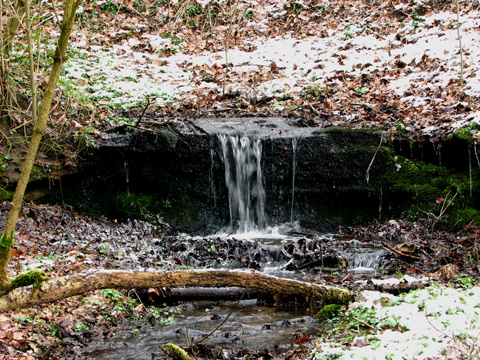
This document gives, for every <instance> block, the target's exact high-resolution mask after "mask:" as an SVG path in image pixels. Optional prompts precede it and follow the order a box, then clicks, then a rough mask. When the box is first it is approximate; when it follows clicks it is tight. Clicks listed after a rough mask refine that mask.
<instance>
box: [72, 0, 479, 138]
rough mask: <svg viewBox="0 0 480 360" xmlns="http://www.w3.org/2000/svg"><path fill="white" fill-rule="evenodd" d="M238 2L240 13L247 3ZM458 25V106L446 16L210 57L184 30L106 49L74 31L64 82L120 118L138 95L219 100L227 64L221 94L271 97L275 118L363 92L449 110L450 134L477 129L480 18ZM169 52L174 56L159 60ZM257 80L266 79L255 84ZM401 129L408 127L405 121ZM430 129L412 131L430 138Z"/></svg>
mask: <svg viewBox="0 0 480 360" xmlns="http://www.w3.org/2000/svg"><path fill="white" fill-rule="evenodd" d="M205 3H208V1H207V2H205V1H204V2H201V3H200V4H201V5H202V6H205ZM240 3H241V4H243V5H244V6H246V5H245V4H244V3H245V2H240ZM274 3H275V2H274ZM277 5H278V4H277ZM272 6H273V5H272ZM272 6H270V7H268V6H265V7H260V8H258V6H257V7H256V8H255V11H257V12H258V17H261V18H262V19H263V20H262V21H259V22H258V23H255V22H254V21H250V22H249V23H248V26H251V27H254V28H255V29H257V30H258V31H257V32H261V29H263V28H265V27H268V23H269V22H271V21H274V20H275V18H278V17H281V16H283V15H284V14H283V13H284V12H286V10H283V8H282V7H281V6H280V5H278V6H277V7H274V8H273V10H275V11H277V13H276V14H275V15H273V16H272V15H271V16H270V17H268V18H264V17H266V15H265V13H266V12H268V11H273V10H272ZM407 6H408V5H407V4H403V5H397V8H398V10H399V11H402V10H403V9H404V8H406V7H407ZM452 10H453V9H452ZM302 14H303V13H300V14H299V16H302ZM262 16H263V17H262ZM306 20H308V19H306ZM459 23H460V36H461V44H462V50H463V54H462V55H463V62H464V74H463V78H464V83H465V85H464V87H463V89H462V90H463V93H464V94H465V97H463V98H462V99H458V100H456V99H451V97H452V95H451V94H452V92H451V87H452V86H457V87H458V82H459V78H460V74H461V66H460V59H461V58H460V42H459V39H458V33H457V14H456V13H455V12H452V11H440V12H431V13H428V14H427V15H425V16H423V17H420V16H414V17H409V18H408V19H406V20H404V22H403V23H401V24H400V23H398V24H395V26H390V28H392V29H393V30H392V29H390V33H388V34H384V35H380V34H378V33H377V29H378V31H379V32H380V31H382V33H385V30H384V29H383V30H382V29H381V26H380V25H378V26H377V25H376V23H375V22H372V21H371V20H370V19H368V21H367V20H366V21H365V22H363V23H362V22H358V21H357V20H352V21H350V20H348V19H340V20H339V22H338V23H337V24H331V26H325V25H322V27H321V28H319V29H318V31H317V33H311V34H310V36H301V37H299V36H296V34H295V33H294V32H290V31H286V32H285V34H282V35H281V36H275V37H264V36H257V37H255V38H241V39H240V40H239V41H235V45H232V46H231V47H230V46H229V50H228V51H224V50H221V51H208V50H207V47H206V46H203V45H202V44H198V46H196V44H195V43H193V44H192V43H189V41H190V40H189V37H188V36H187V35H188V30H184V31H183V32H180V33H179V34H177V35H178V36H179V38H180V39H182V42H181V43H179V44H174V43H173V42H172V39H170V38H164V37H162V36H161V35H160V34H159V33H158V32H156V33H154V32H143V33H142V34H141V35H138V36H137V35H132V36H123V38H124V39H123V40H122V41H121V42H113V44H112V45H111V46H108V44H107V46H106V45H92V44H91V43H92V36H91V35H90V34H89V33H88V32H86V31H77V32H76V33H75V35H74V40H73V42H72V53H73V55H72V57H71V59H70V61H69V63H68V64H67V65H66V76H65V80H64V81H65V82H66V83H67V84H70V86H71V87H73V88H75V90H76V91H78V92H81V93H83V94H85V95H86V96H87V97H89V98H90V99H92V100H94V101H97V102H98V103H99V104H109V105H116V106H119V107H121V108H124V109H128V108H131V107H134V106H138V105H139V104H140V102H142V101H145V96H148V97H150V98H152V99H155V101H156V102H157V104H160V105H161V104H166V103H167V104H168V103H172V102H179V103H182V102H190V103H195V100H196V99H202V97H205V95H206V94H208V93H210V94H217V95H219V94H222V91H223V85H224V84H223V71H224V70H223V68H222V66H224V64H225V63H227V62H228V63H229V66H230V67H229V72H228V76H227V78H226V82H225V85H226V91H227V93H230V94H235V95H236V96H237V97H238V98H243V99H246V100H248V101H251V100H252V99H257V100H260V99H264V98H272V97H273V98H276V99H278V101H277V103H276V104H273V105H271V108H272V109H282V106H285V104H284V103H283V102H282V101H281V99H284V98H285V97H286V96H287V95H288V96H290V97H292V98H298V97H299V94H301V93H302V91H304V90H305V89H308V88H318V89H329V88H337V89H340V88H342V87H344V88H347V90H348V89H349V88H350V89H349V90H348V91H350V92H352V91H353V92H356V93H357V95H359V96H363V95H365V94H366V93H369V94H370V95H372V94H375V95H376V97H377V98H380V97H381V98H385V97H388V98H389V99H390V101H393V100H395V101H398V102H399V104H400V105H401V106H402V107H404V108H407V109H409V108H411V109H412V112H415V113H420V116H422V115H423V116H424V117H427V116H429V115H432V112H436V113H440V112H448V111H450V112H452V111H453V112H452V114H451V119H453V120H454V121H453V123H452V124H449V125H448V126H452V127H453V128H457V127H459V126H463V125H465V124H466V122H472V121H474V122H476V123H479V124H480V112H479V111H478V109H477V108H476V106H474V104H472V102H473V103H475V99H478V98H479V97H480V76H477V74H478V73H479V70H480V36H479V29H480V16H479V11H478V10H472V9H468V11H465V10H464V11H463V12H462V13H461V14H460V17H459ZM384 28H385V26H384ZM220 30H221V29H220ZM115 31H117V32H115ZM217 31H218V29H217ZM223 31H225V29H223ZM125 32H126V30H123V29H122V30H118V29H117V30H115V29H112V33H111V34H109V36H110V37H111V38H112V39H113V38H115V37H116V36H120V35H122V34H123V35H125ZM182 36H183V38H182ZM192 41H193V40H192ZM146 48H148V49H150V50H149V51H147V50H145V49H146ZM203 48H205V50H202V49H203ZM192 49H193V50H192ZM184 50H185V51H184ZM187 50H188V51H187ZM167 53H168V54H171V55H170V56H166V55H165V54H167ZM259 71H264V72H266V73H267V75H268V76H257V77H256V78H255V74H257V75H258V74H259ZM343 75H345V77H343ZM372 77H373V78H374V81H373V82H366V83H365V85H362V81H363V80H361V79H368V78H372ZM253 79H254V80H253ZM352 79H353V80H352ZM449 88H450V90H449ZM339 97H340V96H339ZM365 99H366V100H365V101H367V100H368V99H369V98H367V97H365ZM469 101H470V105H469ZM336 102H337V103H336ZM359 102H360V101H359ZM350 103H351V101H350ZM369 105H371V106H373V108H375V106H376V105H375V103H372V104H369ZM447 105H451V106H453V110H452V107H450V108H448V107H447V108H445V109H442V111H439V109H440V108H443V107H444V106H447ZM344 106H345V104H342V103H338V100H336V101H332V102H331V103H330V104H328V106H327V108H329V109H332V110H337V109H339V108H342V107H344ZM455 106H457V107H458V106H463V107H467V106H470V107H471V108H472V110H473V111H470V112H466V113H464V114H461V115H456V112H455V111H454V110H455V109H456V108H455ZM376 110H378V109H376ZM410 120H412V121H410ZM402 123H403V124H405V125H406V126H409V125H412V126H414V123H413V119H409V116H405V118H404V119H402ZM430 125H431V124H428V123H426V124H422V125H421V126H419V127H420V128H422V129H426V130H425V131H426V132H428V130H429V129H428V128H429V126H430Z"/></svg>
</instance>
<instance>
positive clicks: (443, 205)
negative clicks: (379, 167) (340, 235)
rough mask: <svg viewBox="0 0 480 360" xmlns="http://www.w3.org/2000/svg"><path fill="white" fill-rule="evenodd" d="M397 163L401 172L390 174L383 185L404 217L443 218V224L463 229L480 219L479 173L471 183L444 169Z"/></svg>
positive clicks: (403, 161) (476, 171)
mask: <svg viewBox="0 0 480 360" xmlns="http://www.w3.org/2000/svg"><path fill="white" fill-rule="evenodd" d="M396 163H397V167H398V171H393V172H389V173H387V174H386V175H385V176H384V177H383V180H382V181H383V186H384V187H385V188H386V189H388V192H389V193H390V196H391V198H390V199H389V202H390V203H391V204H395V206H397V207H398V210H399V211H400V212H401V215H402V216H404V217H406V218H408V219H411V220H414V219H417V218H419V217H426V216H428V214H433V215H435V216H439V215H440V214H442V219H443V220H448V222H449V223H450V224H452V225H455V226H461V225H462V224H463V225H464V224H468V223H469V222H470V221H472V220H473V219H474V218H475V217H476V216H477V215H478V208H477V207H476V204H475V198H476V197H477V196H478V193H479V192H480V180H479V179H480V178H479V175H480V172H479V169H474V170H473V171H474V173H473V174H472V179H471V181H470V176H469V174H468V173H465V172H458V171H455V170H454V169H447V168H445V167H443V166H437V165H433V164H426V163H423V162H421V161H411V160H407V159H404V158H401V157H398V159H397V161H396ZM470 187H471V191H472V196H470ZM453 197H455V199H454V200H453V201H451V200H452V198H453ZM450 201H451V202H450Z"/></svg>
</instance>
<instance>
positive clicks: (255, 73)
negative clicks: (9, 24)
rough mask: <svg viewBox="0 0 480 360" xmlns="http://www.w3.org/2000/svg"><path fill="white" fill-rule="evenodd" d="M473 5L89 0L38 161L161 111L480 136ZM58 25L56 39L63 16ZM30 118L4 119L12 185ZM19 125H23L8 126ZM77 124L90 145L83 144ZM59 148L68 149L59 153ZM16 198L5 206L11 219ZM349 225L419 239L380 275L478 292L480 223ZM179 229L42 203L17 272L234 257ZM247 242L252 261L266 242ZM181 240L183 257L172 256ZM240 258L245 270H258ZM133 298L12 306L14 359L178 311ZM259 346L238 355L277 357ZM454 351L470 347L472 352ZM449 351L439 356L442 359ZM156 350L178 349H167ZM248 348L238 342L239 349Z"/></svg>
mask: <svg viewBox="0 0 480 360" xmlns="http://www.w3.org/2000/svg"><path fill="white" fill-rule="evenodd" d="M230 4H231V5H230ZM459 5H460V7H459V15H460V17H459V23H457V14H456V7H455V2H454V1H444V0H436V1H435V0H432V1H416V2H411V1H400V0H393V1H379V2H372V1H361V0H351V1H348V2H347V1H342V2H328V1H313V0H312V1H287V2H285V1H278V0H269V1H261V2H254V1H240V0H238V1H232V2H231V3H230V2H226V3H224V2H221V3H220V2H214V1H208V0H205V1H178V2H177V1H164V0H158V1H156V2H141V3H139V2H138V1H135V2H133V1H123V2H120V1H97V2H91V3H88V4H87V3H85V4H84V5H83V8H82V9H81V10H80V12H79V20H78V24H77V26H76V28H75V29H74V32H73V35H72V43H71V45H72V46H71V49H70V50H69V56H70V60H69V62H68V63H67V64H66V67H65V71H64V73H63V76H62V80H61V84H60V88H59V92H58V93H57V95H56V97H55V100H54V109H53V111H52V116H51V118H52V123H51V126H50V127H49V131H48V134H47V136H46V142H45V144H46V146H44V147H43V149H42V150H43V153H44V154H46V155H48V158H47V157H42V154H41V156H40V158H39V160H38V161H37V164H40V165H42V166H43V168H44V169H46V170H48V171H50V172H51V171H52V167H55V166H57V165H61V166H73V165H74V163H75V161H76V160H77V159H78V154H79V151H80V150H82V149H83V148H84V147H85V146H91V145H94V144H95V142H96V141H97V140H98V139H99V138H101V136H102V131H103V130H105V129H108V128H111V127H115V126H119V125H124V124H130V125H132V124H135V123H136V122H137V121H138V120H145V119H147V118H148V119H154V120H157V121H164V122H173V121H182V119H188V120H194V119H196V118H200V117H233V116H236V117H246V116H272V117H275V116H281V117H295V118H300V119H303V120H304V123H305V125H307V126H317V127H327V126H351V127H353V128H360V127H379V128H381V129H383V130H384V131H387V132H389V133H390V134H392V136H394V135H395V134H396V133H398V132H401V133H402V134H408V135H409V136H410V137H411V138H412V139H419V140H421V139H423V138H424V137H430V138H433V139H437V138H443V137H445V136H447V135H448V134H450V133H452V132H455V131H459V130H460V129H464V130H465V131H466V132H468V134H469V135H470V136H472V137H473V138H474V139H476V138H477V137H478V134H479V129H478V124H480V109H479V106H480V105H479V104H480V102H479V100H480V99H479V98H480V77H479V76H478V74H479V70H480V61H479V60H480V41H479V36H478V33H479V29H480V16H479V7H480V5H479V3H478V1H459ZM52 18H53V16H52ZM458 24H460V27H459V29H458V30H459V32H458V31H457V26H458ZM42 26H43V27H44V30H45V31H44V32H45V33H47V34H51V36H52V38H51V44H54V41H55V38H54V36H55V34H56V33H57V30H58V27H57V26H58V24H57V23H55V21H53V22H45V23H43V24H42ZM458 33H460V34H461V40H462V42H461V48H460V42H459V39H458ZM51 44H50V45H51ZM23 48H24V47H23ZM23 51H24V50H23ZM18 54H19V59H21V58H23V57H24V53H23V54H22V51H19V52H18ZM462 58H463V70H462V66H461V59H462ZM11 71H12V74H13V73H14V72H15V71H17V68H15V67H13V68H12V69H11ZM18 71H21V68H20V67H18ZM462 72H463V76H462ZM22 76H23V75H22ZM39 78H40V80H42V76H39ZM43 78H45V77H43ZM144 109H146V114H145V115H144V117H142V115H141V114H142V112H143V110H144ZM22 116H23V115H21V114H20V115H18V117H15V116H14V117H13V123H10V124H9V125H8V126H5V128H2V134H3V135H4V136H3V137H2V142H1V143H0V145H1V146H2V155H5V154H8V155H9V156H11V159H10V160H8V161H9V166H8V167H7V171H8V172H9V173H8V174H7V173H3V174H2V175H3V176H4V177H6V178H8V179H9V180H10V181H15V178H16V177H17V176H18V169H19V167H20V165H21V161H20V160H21V159H22V157H23V155H24V150H25V146H24V145H25V142H24V141H23V140H22V135H23V134H22V131H25V133H27V132H28V129H27V127H25V126H24V122H25V118H24V117H22ZM141 125H142V126H145V127H148V126H150V125H148V124H146V123H143V124H141ZM25 129H26V130H25ZM12 130H13V131H12ZM9 132H11V136H6V134H8V133H9ZM12 134H13V135H12ZM66 134H68V135H69V136H71V138H73V139H74V140H77V141H76V142H72V143H67V140H65V139H67V136H64V135H66ZM73 143H75V145H72V144H73ZM12 144H13V145H14V146H13V148H14V149H15V150H11V149H12ZM21 144H23V146H22V145H21ZM16 145H18V146H16ZM47 148H48V151H47ZM3 150H4V151H3ZM52 153H53V154H54V155H55V156H53V157H57V160H56V163H54V164H53V165H52V160H51V159H52ZM7 207H8V204H7V203H4V204H3V205H2V211H1V215H0V216H1V223H2V224H4V222H5V219H6V212H7ZM339 234H341V235H345V236H348V237H352V238H356V239H359V240H362V241H366V242H370V243H372V244H376V245H379V243H380V241H384V242H387V243H391V244H394V243H408V242H410V241H412V240H415V242H416V247H415V248H414V249H410V250H405V249H404V251H408V252H407V253H406V254H407V256H405V255H394V254H390V255H389V257H386V258H385V259H386V260H385V261H386V263H385V266H384V268H383V272H382V273H380V274H378V276H379V277H384V276H385V277H392V276H394V275H395V274H396V275H399V274H400V275H410V276H415V277H417V278H419V277H423V276H427V277H428V278H434V279H437V281H440V282H446V283H449V282H451V283H452V284H453V287H458V288H461V289H464V288H467V292H468V289H469V286H470V285H472V284H475V283H478V273H479V266H480V265H479V259H480V245H479V243H478V234H479V229H478V228H477V227H475V226H473V225H471V226H467V227H466V228H464V229H463V230H462V231H460V232H457V231H455V232H453V231H445V230H442V231H440V230H438V229H437V228H435V227H433V226H432V222H431V221H428V220H425V221H422V222H416V223H412V222H404V221H396V220H395V221H394V220H392V221H390V222H385V223H383V224H374V225H370V226H367V227H358V228H352V229H339ZM127 239H128V241H127ZM164 239H165V238H164V233H163V229H158V228H157V226H156V225H153V224H149V223H146V222H130V223H125V224H119V223H116V222H114V221H110V220H106V219H101V218H90V217H84V216H81V215H79V214H76V213H74V212H72V211H68V210H65V209H61V208H59V207H48V206H37V205H33V204H29V205H27V206H26V207H25V208H24V210H23V214H22V216H21V218H20V223H19V226H18V232H17V236H16V246H15V249H14V250H13V251H12V261H11V264H10V268H9V271H10V273H11V274H12V275H15V274H18V273H20V272H21V271H24V270H25V269H28V268H31V267H32V266H33V267H39V268H42V269H45V270H48V271H49V273H50V274H51V275H52V276H62V275H67V274H70V273H73V272H76V271H82V270H86V269H88V268H95V267H105V268H134V267H157V268H162V269H174V268H178V267H180V266H195V267H208V266H218V265H219V264H218V263H216V262H217V260H218V254H215V253H213V252H211V251H210V252H209V251H208V249H210V248H211V246H212V242H211V240H208V239H204V240H195V241H194V240H192V239H190V240H188V239H182V242H187V241H191V242H192V243H195V245H192V247H194V248H195V251H197V252H198V253H199V254H201V255H202V256H201V257H200V256H199V258H201V260H195V259H193V258H191V257H189V256H188V254H187V253H185V254H183V253H180V254H179V255H178V253H179V251H178V249H175V243H174V242H171V243H169V242H168V241H167V242H166V241H164ZM160 245H162V246H160ZM214 245H215V249H216V250H217V251H219V252H221V251H226V250H225V247H224V246H222V245H225V244H224V243H222V242H221V241H220V240H216V239H214ZM242 246H243V247H244V249H243V250H245V258H248V256H249V255H251V253H250V252H251V251H253V250H255V249H251V248H250V247H248V246H247V245H245V244H243V245H242ZM227 248H228V247H227ZM257 250H258V249H257ZM172 252H174V253H175V254H177V255H176V256H175V257H172V255H171V254H172ZM207 255H211V257H208V256H207ZM227 255H228V254H227ZM408 255H411V256H414V257H416V258H417V259H416V258H412V257H409V256H408ZM392 259H394V260H395V261H392ZM237 260H238V259H237ZM240 263H241V266H243V267H245V268H249V267H255V266H256V265H255V264H252V263H251V262H248V261H243V262H242V261H240ZM393 263H395V266H393V265H392V264H393ZM388 264H390V266H388ZM237 265H238V264H237ZM446 265H452V266H453V267H445V266H446ZM399 277H401V276H399ZM367 280H368V279H367V278H365V276H364V275H351V276H348V277H347V275H346V274H343V273H341V274H338V275H336V276H330V275H329V276H325V278H323V279H320V280H319V281H325V282H328V283H329V284H337V285H341V286H346V287H351V288H352V289H355V290H358V289H359V288H360V287H362V289H371V290H374V289H375V287H374V284H373V283H372V282H370V281H367ZM128 295H129V294H127V293H120V295H119V294H118V293H116V292H112V291H103V292H101V291H99V292H94V293H92V294H85V295H84V296H79V297H74V298H71V299H68V300H63V301H60V302H58V303H56V304H53V305H45V306H39V307H36V308H32V309H26V310H22V311H18V312H9V313H5V314H1V315H0V349H1V350H0V359H17V358H18V359H36V358H52V359H60V358H69V359H75V358H78V359H81V358H84V357H83V356H82V355H81V352H82V350H83V349H85V348H86V347H88V346H89V345H91V344H93V343H97V342H102V341H103V340H104V339H105V338H109V337H111V336H112V334H113V333H115V332H116V331H120V330H121V329H128V328H132V326H136V325H135V324H138V322H145V321H149V322H151V323H155V324H158V325H161V323H162V321H164V320H163V319H164V318H168V317H169V316H170V315H171V314H169V313H168V310H165V311H164V312H163V314H159V313H158V312H157V313H154V312H152V311H151V310H150V309H148V308H146V307H144V306H143V305H142V304H141V303H140V302H138V301H136V300H132V297H130V296H128ZM465 296H466V295H465ZM365 297H367V296H365ZM385 297H387V295H385ZM461 297H462V296H460V297H458V299H460V298H461ZM133 298H134V297H133ZM359 300H360V299H359ZM365 301H367V300H365ZM458 301H460V302H461V300H458ZM379 303H380V300H378V301H376V302H375V303H374V304H372V306H373V305H375V306H376V305H378V304H379ZM457 305H458V304H457ZM457 305H455V307H456V308H458V307H459V306H460V305H458V306H457ZM470 315H472V316H476V315H475V314H473V313H472V314H470ZM354 316H356V317H357V319H358V318H359V315H358V314H357V315H354ZM369 326H374V325H373V324H369ZM375 326H376V325H375ZM367 327H368V326H367ZM393 328H395V327H393ZM393 328H384V329H378V328H376V329H375V331H376V332H382V333H386V332H387V330H392V329H393ZM445 328H448V326H446V327H445ZM399 329H401V328H400V327H398V326H397V328H396V329H395V330H399ZM370 330H371V329H370ZM400 333H404V332H402V331H396V332H395V335H397V338H398V335H399V334H400ZM448 335H449V336H451V337H452V343H453V345H455V346H456V348H457V349H458V350H459V351H460V352H461V354H460V355H461V356H463V355H465V356H468V351H470V350H471V353H470V354H478V343H477V342H476V340H475V338H474V337H473V336H472V335H470V334H466V333H465V334H464V338H463V339H462V337H461V336H458V334H451V333H449V334H448ZM310 340H311V341H310V342H305V346H300V345H299V344H300V343H297V344H296V345H292V349H291V350H290V351H289V352H288V353H285V354H283V355H281V356H280V357H278V358H291V359H294V358H296V359H299V358H307V357H310V358H314V357H316V356H317V355H315V354H316V353H317V352H318V353H321V352H322V351H321V350H320V349H321V348H323V349H325V346H324V343H323V342H322V341H323V340H325V339H323V340H322V341H320V340H318V339H314V338H312V339H310ZM424 340H425V342H430V343H432V344H433V343H436V341H435V340H434V339H432V338H429V339H424ZM352 344H356V345H354V349H355V348H356V349H357V350H358V349H361V348H372V346H371V345H372V344H373V340H371V339H367V340H365V338H362V339H361V340H358V339H356V340H354V341H352ZM450 345H452V344H450ZM467 345H468V346H467ZM465 347H466V350H465ZM472 349H473V350H472ZM237 350H238V349H237ZM257 350H258V349H257ZM257 350H251V351H250V352H248V351H247V352H246V353H243V355H238V357H243V358H252V359H255V358H260V357H261V356H264V357H265V356H266V355H267V356H268V354H263V353H262V352H261V351H257ZM439 351H440V350H439ZM450 354H452V355H451V356H452V358H458V353H454V352H450ZM447 355H448V354H447ZM447 355H446V353H445V352H444V353H443V355H442V354H441V352H438V353H436V354H434V355H431V358H435V357H438V358H445V357H447ZM155 356H156V357H154V358H156V359H161V358H165V355H163V354H162V353H161V351H160V350H159V353H158V354H156V355H155ZM235 356H237V355H236V354H235V353H234V352H233V350H232V353H231V358H235ZM319 356H320V355H319ZM365 356H368V355H365ZM455 356H457V357H455ZM205 357H208V356H205ZM272 357H274V356H273V355H272ZM318 358H321V357H318ZM331 358H334V355H332V356H331ZM416 358H419V355H418V354H417V355H416Z"/></svg>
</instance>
